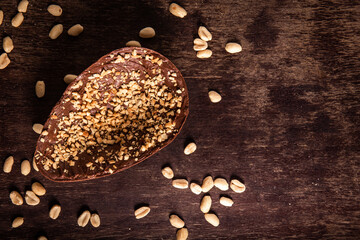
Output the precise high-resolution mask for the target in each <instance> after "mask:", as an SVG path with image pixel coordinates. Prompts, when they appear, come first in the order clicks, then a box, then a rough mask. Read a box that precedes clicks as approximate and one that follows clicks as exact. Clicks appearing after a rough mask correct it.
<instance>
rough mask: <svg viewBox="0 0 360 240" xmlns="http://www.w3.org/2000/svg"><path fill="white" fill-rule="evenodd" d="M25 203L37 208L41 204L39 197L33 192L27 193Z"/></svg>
mask: <svg viewBox="0 0 360 240" xmlns="http://www.w3.org/2000/svg"><path fill="white" fill-rule="evenodd" d="M25 202H26V203H27V204H28V205H31V206H35V205H38V204H39V203H40V198H38V196H36V195H35V193H34V192H33V191H26V193H25Z"/></svg>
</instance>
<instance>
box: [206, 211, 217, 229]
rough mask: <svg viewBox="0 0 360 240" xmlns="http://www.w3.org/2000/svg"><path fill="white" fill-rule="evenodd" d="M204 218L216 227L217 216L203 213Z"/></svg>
mask: <svg viewBox="0 0 360 240" xmlns="http://www.w3.org/2000/svg"><path fill="white" fill-rule="evenodd" d="M205 220H206V221H208V223H210V224H211V225H213V226H214V227H217V226H219V224H220V221H219V218H218V217H217V216H216V215H215V214H213V213H205Z"/></svg>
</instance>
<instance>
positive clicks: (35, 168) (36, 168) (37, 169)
mask: <svg viewBox="0 0 360 240" xmlns="http://www.w3.org/2000/svg"><path fill="white" fill-rule="evenodd" d="M32 166H33V169H34V170H35V171H37V172H38V171H39V168H38V167H37V165H36V162H35V158H34V159H33V161H32Z"/></svg>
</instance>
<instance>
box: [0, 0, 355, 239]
mask: <svg viewBox="0 0 360 240" xmlns="http://www.w3.org/2000/svg"><path fill="white" fill-rule="evenodd" d="M29 1H30V6H29V9H28V12H27V13H26V14H25V21H24V23H23V24H22V25H21V26H20V27H19V28H13V27H11V24H10V19H11V17H12V16H14V15H15V14H16V5H17V0H1V2H0V8H1V9H2V10H3V11H4V13H5V21H4V23H3V25H2V26H1V27H0V37H1V39H2V38H3V37H5V36H6V35H10V36H11V37H12V38H13V41H14V44H15V49H14V50H13V52H12V53H10V59H11V60H12V63H11V64H10V65H9V67H8V68H6V69H5V70H0V89H1V96H0V111H1V114H0V133H1V134H0V141H1V147H0V159H1V163H3V161H4V159H5V158H6V157H7V156H9V155H13V156H14V157H15V165H14V168H13V171H12V172H11V173H10V174H5V173H3V172H1V173H0V179H1V184H0V238H1V239H36V236H38V234H41V233H43V234H45V235H46V236H47V237H48V239H174V238H175V232H176V229H174V228H173V227H171V226H170V224H169V222H168V216H169V214H170V213H172V212H175V213H177V214H179V215H180V216H181V217H183V219H184V220H185V222H186V226H187V228H188V229H189V239H267V238H270V239H283V238H286V239H290V238H298V239H319V238H322V239H358V238H359V236H360V188H359V173H360V160H359V155H360V154H359V152H360V151H359V150H360V147H359V142H360V137H359V136H360V130H359V122H360V121H359V120H360V109H359V100H360V87H359V77H360V51H359V49H360V38H359V35H360V21H359V20H360V17H359V16H360V5H359V2H358V1H350V0H349V1H344V0H337V1H316V0H308V1H287V0H284V1H275V0H270V1H267V0H266V1H265V0H261V1H243V0H240V1H239V0H232V1H221V0H208V1H206V0H203V1H191V0H187V1H179V3H180V4H181V5H183V6H184V7H185V8H186V9H187V11H188V16H187V17H185V18H184V19H180V18H176V17H174V16H172V15H171V14H170V13H169V12H168V10H167V8H168V6H169V3H170V1H165V0H155V1H139V0H135V1H103V0H86V1H81V0H72V1H66V0H59V1H57V2H58V3H59V4H60V5H61V6H62V7H63V10H64V13H63V15H62V16H61V17H53V16H51V15H50V14H48V13H47V11H46V8H47V6H48V4H49V3H50V1H42V0H38V1H35V0H29ZM356 2H357V3H356ZM55 23H62V24H63V25H64V28H65V30H67V29H68V28H69V27H70V26H72V25H73V24H77V23H81V24H82V25H83V26H84V27H85V31H84V32H83V34H82V35H80V36H79V37H77V38H72V37H69V36H68V35H67V34H65V33H63V34H62V35H61V36H60V37H59V38H58V39H57V40H50V38H49V37H48V33H49V30H50V29H51V27H52V26H53V25H54V24H55ZM199 24H205V25H206V26H207V27H208V29H209V30H210V31H211V32H212V33H213V41H211V42H210V43H209V45H210V48H211V49H212V50H213V56H212V57H211V58H210V59H206V60H201V59H197V58H196V56H195V52H194V51H193V50H192V41H193V39H194V38H195V37H196V35H197V34H196V33H197V27H198V26H199ZM146 26H152V27H154V28H155V30H156V32H157V35H156V37H155V38H153V39H150V40H142V39H139V37H138V31H139V30H140V29H141V28H143V27H146ZM133 39H135V40H140V42H141V43H142V45H143V46H144V47H148V48H152V49H154V50H156V51H159V52H160V53H162V54H163V55H165V56H167V57H168V58H169V59H170V60H172V61H173V62H174V64H175V65H176V66H177V67H178V68H179V69H180V71H182V73H183V75H184V77H185V79H186V82H187V85H188V88H189V94H190V116H189V118H188V120H187V122H186V124H185V126H184V129H183V130H182V132H181V134H180V135H179V137H178V138H177V139H176V140H175V141H174V142H173V143H172V144H171V145H169V146H168V147H166V148H165V149H164V150H163V151H161V152H159V153H157V154H156V155H155V156H153V157H151V158H150V159H148V160H146V161H145V162H143V163H141V164H139V165H137V166H135V167H133V168H131V169H129V170H126V171H124V172H122V173H119V174H116V175H113V176H111V177H107V178H102V179H97V180H93V181H87V182H80V183H54V182H51V181H49V180H47V179H45V178H44V177H42V176H41V175H40V174H39V173H37V172H35V171H32V172H31V174H30V175H29V176H27V177H24V176H22V175H21V174H20V162H21V160H23V159H31V158H32V155H33V151H34V149H35V144H36V140H37V135H36V134H35V133H34V132H33V131H32V129H31V127H32V124H33V123H35V122H45V120H46V118H47V115H48V114H49V112H50V110H51V108H52V107H53V106H54V104H55V103H56V102H57V100H58V99H59V98H60V96H61V95H62V92H63V91H64V89H65V88H66V84H65V83H64V82H63V77H64V75H65V74H68V73H74V74H79V73H80V72H81V71H82V70H83V69H85V68H86V67H88V66H89V65H90V64H91V63H93V62H94V61H96V60H97V59H98V58H100V57H101V56H102V55H104V54H106V53H108V52H110V51H112V50H114V49H117V48H121V47H123V46H124V45H125V43H126V42H127V41H129V40H133ZM227 41H237V42H240V43H241V44H242V46H243V51H242V52H241V53H240V54H235V55H230V54H228V53H226V52H225V50H224V46H225V44H226V42H227ZM37 80H42V81H45V83H46V86H47V88H46V95H45V97H44V98H42V99H37V98H36V96H35V94H34V86H35V82H36V81H37ZM210 89H215V90H217V91H218V92H220V93H221V95H222V97H223V100H222V101H221V102H220V103H218V104H213V103H211V102H210V101H209V99H208V97H207V92H208V90H210ZM191 138H192V139H194V140H195V141H196V143H197V145H198V150H197V151H196V152H195V153H194V154H192V155H190V156H185V155H184V154H183V147H184V144H185V142H186V141H187V140H188V139H191ZM164 164H170V165H171V166H172V168H173V169H174V171H175V174H176V176H178V177H186V178H187V179H188V180H191V181H198V182H200V181H201V180H202V179H203V177H204V176H206V175H208V174H211V175H212V176H214V177H216V176H223V177H225V178H227V179H230V178H231V177H232V176H236V177H239V178H241V179H243V181H244V182H245V183H246V186H247V190H246V192H245V193H243V194H235V193H233V192H231V191H228V192H226V194H228V195H229V196H231V197H232V198H233V200H234V202H235V204H234V205H233V207H231V208H225V207H223V206H221V205H220V204H219V200H218V199H219V195H220V194H222V192H220V191H219V190H212V191H211V192H210V194H211V197H212V199H213V202H214V203H213V207H212V209H213V211H214V212H216V214H217V215H218V216H219V218H220V226H219V227H217V228H215V227H212V226H211V225H210V224H208V223H207V222H206V221H205V220H204V217H203V214H202V213H201V212H200V210H199V202H200V199H201V196H196V195H194V194H193V193H191V192H190V190H179V189H175V188H173V187H172V186H171V182H170V181H169V180H167V179H165V178H164V177H163V176H162V175H161V172H160V170H161V167H162V166H163V165H164ZM35 180H38V181H40V182H41V183H43V184H44V186H45V187H46V189H47V194H46V195H45V196H44V197H41V203H40V204H39V205H38V206H35V207H32V206H27V205H23V206H14V205H12V204H11V202H10V200H9V197H8V194H9V191H10V190H12V189H18V190H19V191H21V193H24V191H25V190H26V189H28V188H29V187H30V184H31V182H32V181H35ZM54 202H59V203H60V204H61V206H62V212H61V215H60V217H59V219H57V220H51V219H50V218H49V217H48V209H49V207H50V206H51V204H52V203H54ZM142 203H147V204H149V205H150V207H151V209H152V210H151V212H150V214H149V215H148V216H147V217H145V218H143V219H141V220H136V219H135V218H134V216H133V211H134V207H135V206H137V205H139V204H142ZM84 208H88V209H90V210H91V211H97V212H98V213H99V214H100V216H101V221H102V224H101V226H100V227H99V228H98V229H95V228H93V227H91V226H90V225H88V226H86V227H85V228H81V227H78V226H77V222H76V221H77V216H78V214H79V212H80V211H81V209H84ZM18 215H22V216H24V218H25V223H24V225H23V226H21V227H20V228H18V229H11V227H10V226H11V220H12V219H13V218H14V217H15V216H18Z"/></svg>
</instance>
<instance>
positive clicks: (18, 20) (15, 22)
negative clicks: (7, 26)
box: [11, 12, 24, 27]
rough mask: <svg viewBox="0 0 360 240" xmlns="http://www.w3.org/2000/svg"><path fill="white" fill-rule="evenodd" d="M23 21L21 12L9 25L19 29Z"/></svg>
mask: <svg viewBox="0 0 360 240" xmlns="http://www.w3.org/2000/svg"><path fill="white" fill-rule="evenodd" d="M23 21H24V15H23V14H22V13H21V12H19V13H17V14H16V15H15V17H13V19H12V20H11V25H12V26H13V27H19V26H20V25H21V24H22V22H23Z"/></svg>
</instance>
